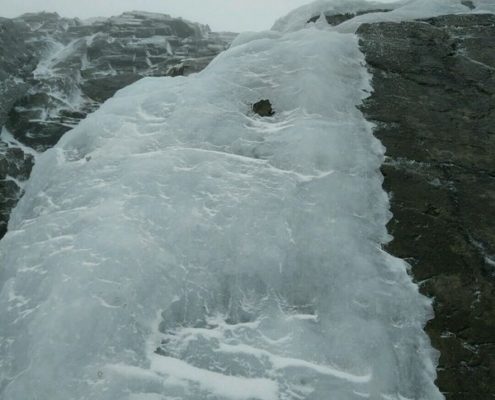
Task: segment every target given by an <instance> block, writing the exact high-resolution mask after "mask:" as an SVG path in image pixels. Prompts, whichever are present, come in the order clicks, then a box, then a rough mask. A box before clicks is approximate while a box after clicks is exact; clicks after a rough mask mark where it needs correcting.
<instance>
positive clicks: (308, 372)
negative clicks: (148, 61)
mask: <svg viewBox="0 0 495 400" xmlns="http://www.w3.org/2000/svg"><path fill="white" fill-rule="evenodd" d="M323 3H325V2H321V1H320V2H318V4H320V5H321V4H323ZM326 3H327V4H330V3H332V2H328V1H327V2H326ZM334 3H335V2H334ZM341 3H342V2H341ZM348 3H349V4H350V3H352V2H348ZM361 3H362V2H361ZM409 3H411V2H409ZM436 3H441V2H438V1H437V2H436ZM322 9H323V8H322ZM315 10H316V9H315ZM423 11H424V9H423ZM304 12H307V10H306V11H304ZM312 12H314V10H313V11H312ZM297 15H298V14H297V13H296V14H294V13H293V14H291V16H290V18H291V19H290V21H292V22H290V21H289V22H290V23H289V22H287V21H285V22H286V23H285V24H284V22H283V21H279V23H278V25H279V26H284V29H280V30H273V31H270V32H263V33H257V34H243V35H241V36H240V37H239V38H238V39H237V40H236V41H235V43H234V44H233V45H232V47H231V49H230V50H228V51H226V52H224V53H222V54H221V55H220V56H219V57H217V58H216V59H215V60H214V61H213V62H212V64H211V65H210V66H209V67H208V68H207V69H206V70H204V71H203V72H201V73H199V74H197V75H193V76H190V77H188V78H182V77H178V78H146V79H143V80H141V81H139V82H137V83H135V84H133V85H131V86H129V87H127V88H126V89H124V90H121V91H120V92H119V93H118V94H117V95H116V96H115V97H114V98H112V99H110V100H109V101H107V102H106V103H105V104H104V105H103V106H102V107H101V109H100V110H98V111H97V112H95V113H94V114H92V115H91V116H90V117H89V118H87V119H86V120H84V121H83V122H82V123H81V124H80V125H79V126H77V127H76V128H75V129H73V130H72V131H71V132H69V133H68V134H66V136H64V137H63V138H62V140H61V141H60V142H59V144H58V145H57V146H56V147H55V148H53V149H51V150H49V151H47V152H46V153H44V154H43V155H41V156H39V158H38V160H37V164H36V166H35V169H34V172H33V176H32V178H31V179H30V181H29V182H28V184H27V186H26V194H25V196H24V197H23V199H22V200H21V202H20V203H19V205H18V207H17V208H16V209H15V211H14V213H13V215H12V219H11V222H10V225H9V232H8V234H7V235H6V237H5V238H4V239H3V240H2V241H1V242H0V265H1V267H0V285H1V286H0V288H1V292H0V398H1V399H2V400H35V399H38V400H69V399H74V400H82V399H87V400H124V399H128V400H177V399H184V400H186V399H187V400H203V399H204V400H206V399H209V400H216V399H232V400H255V399H256V400H300V399H307V400H330V399H333V400H356V399H362V398H365V399H366V398H368V399H373V400H375V399H384V400H404V399H418V400H419V399H424V400H435V399H442V398H443V396H442V395H441V394H440V393H439V391H438V389H437V388H436V387H435V385H434V378H435V363H436V359H435V357H436V356H435V352H434V351H433V350H432V348H431V346H430V343H429V340H428V338H427V336H426V334H425V333H424V332H423V326H424V324H425V322H426V321H427V319H428V318H429V317H430V313H431V310H430V301H429V300H428V299H426V298H424V297H422V296H421V295H420V294H419V292H418V288H417V286H416V285H414V284H413V283H412V280H411V278H410V277H409V276H408V274H407V268H408V266H407V265H406V264H405V263H404V262H403V261H401V260H399V259H396V258H393V257H392V256H390V255H388V254H386V253H385V252H384V251H383V250H382V245H383V244H384V243H386V242H387V241H388V240H389V239H390V238H389V236H388V234H387V231H386V223H387V221H388V220H389V218H390V213H389V206H388V198H387V195H386V193H385V192H384V191H383V189H382V176H381V174H380V171H379V168H380V165H381V163H382V161H383V158H384V149H383V147H382V145H381V144H380V143H379V142H378V140H377V139H375V138H374V136H373V134H372V128H373V127H372V125H371V124H370V123H368V122H367V121H366V120H365V119H364V118H363V116H362V115H361V113H360V112H359V110H358V109H357V107H356V106H357V105H359V104H360V103H361V102H362V100H363V99H364V98H365V97H366V96H367V95H368V93H369V92H370V91H371V90H372V88H371V86H370V76H369V74H368V72H367V69H366V65H365V62H364V57H363V55H362V54H361V52H360V51H359V47H358V38H357V37H356V36H355V35H354V34H353V33H352V32H350V33H345V32H338V29H333V28H331V27H329V26H328V25H326V23H325V22H324V19H323V18H322V19H320V20H319V21H317V23H316V24H310V25H307V26H304V27H300V26H298V24H297V23H293V22H294V21H296V22H297V20H298V19H297V18H295V17H297ZM301 15H302V14H301ZM304 18H305V17H304ZM363 18H364V17H363ZM366 18H371V17H366ZM374 18H380V16H379V15H375V17H374ZM299 19H300V18H299ZM288 27H292V28H290V29H289V28H288ZM260 99H270V101H271V103H272V105H273V107H274V110H275V115H273V116H271V117H266V118H262V117H259V116H257V115H255V114H254V113H252V111H251V106H252V104H253V103H255V102H257V101H259V100H260Z"/></svg>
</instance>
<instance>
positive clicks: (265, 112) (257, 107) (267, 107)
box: [253, 99, 275, 117]
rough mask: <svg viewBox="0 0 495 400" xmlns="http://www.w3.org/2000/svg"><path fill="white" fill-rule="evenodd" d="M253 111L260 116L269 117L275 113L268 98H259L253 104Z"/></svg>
mask: <svg viewBox="0 0 495 400" xmlns="http://www.w3.org/2000/svg"><path fill="white" fill-rule="evenodd" d="M253 111H254V112H255V113H256V114H258V115H259V116H260V117H271V116H272V115H274V114H275V111H273V108H272V103H271V102H270V100H266V99H265V100H260V101H258V102H257V103H254V104H253Z"/></svg>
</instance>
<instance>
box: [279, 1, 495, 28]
mask: <svg viewBox="0 0 495 400" xmlns="http://www.w3.org/2000/svg"><path fill="white" fill-rule="evenodd" d="M472 3H473V5H474V6H475V8H474V9H473V10H471V9H470V8H469V7H468V6H466V5H464V4H462V2H461V0H398V1H395V2H386V3H384V2H380V1H366V0H317V1H315V2H312V3H309V4H306V5H304V6H302V7H299V8H297V9H295V10H294V11H292V12H291V13H289V14H288V15H287V16H285V17H282V18H280V19H279V20H278V21H276V22H275V24H274V26H273V28H272V30H275V31H279V32H290V31H294V30H297V29H303V28H304V27H305V26H306V25H307V22H308V20H309V19H310V18H312V17H314V16H318V15H320V14H325V15H334V14H346V13H351V14H355V13H357V12H360V11H365V10H382V9H385V10H391V11H388V12H372V13H367V14H363V15H358V16H356V17H354V18H352V19H350V20H348V21H346V22H343V23H341V24H339V25H337V26H336V27H334V28H333V29H334V30H336V31H338V32H343V33H347V32H355V31H356V30H357V28H359V26H360V25H361V24H363V23H374V22H380V21H387V22H401V21H408V20H414V19H420V18H430V17H437V16H440V15H447V14H476V13H494V12H495V2H494V1H493V0H473V1H472Z"/></svg>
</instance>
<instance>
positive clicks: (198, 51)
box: [0, 12, 235, 238]
mask: <svg viewBox="0 0 495 400" xmlns="http://www.w3.org/2000/svg"><path fill="white" fill-rule="evenodd" d="M234 37H235V35H234V34H229V33H214V32H211V31H210V29H209V27H208V26H204V25H200V24H196V23H191V22H187V21H185V20H182V19H174V18H171V17H169V16H168V15H162V14H153V13H146V12H128V13H124V14H122V15H121V16H119V17H112V18H109V19H103V20H96V21H94V22H92V23H83V22H82V21H80V20H78V19H67V18H61V17H60V16H58V15H57V14H54V13H37V14H25V15H23V16H21V17H19V18H16V19H13V20H9V19H4V18H0V129H1V128H2V127H5V128H6V129H7V131H8V132H9V133H10V134H11V135H12V138H11V139H14V141H12V140H10V142H11V143H10V144H7V142H8V141H9V140H7V139H6V138H5V134H4V135H3V136H2V138H3V139H2V140H1V141H0V192H1V193H0V194H1V196H0V238H1V237H2V236H3V234H4V232H5V228H6V224H7V221H8V215H9V213H10V210H11V208H12V207H13V206H14V205H15V204H16V202H17V199H18V198H19V197H20V195H21V188H20V186H19V185H18V183H19V181H22V180H24V179H26V178H27V177H28V176H29V173H30V169H31V167H32V164H33V157H32V156H31V155H29V154H25V153H24V152H23V151H22V150H21V148H20V147H19V146H17V148H16V149H14V147H16V145H15V141H17V142H20V143H22V144H23V145H26V146H28V147H30V148H32V149H35V150H36V151H38V152H42V151H44V150H46V149H48V148H50V147H52V146H54V145H55V144H56V143H57V142H58V140H59V139H60V138H61V137H62V136H63V134H64V133H66V132H67V131H68V130H70V129H71V128H73V127H74V126H76V125H77V124H78V123H79V121H80V120H81V119H83V118H85V117H86V115H87V114H88V113H90V112H92V111H94V110H95V109H97V108H98V107H99V105H100V104H101V103H102V102H104V101H105V100H107V99H108V98H110V97H112V96H113V95H114V94H115V92H116V91H117V90H119V89H121V88H123V87H125V86H127V85H129V84H131V83H133V82H135V81H137V80H138V79H141V78H142V77H145V76H166V75H169V76H176V75H187V74H190V73H193V72H198V71H200V70H202V69H203V68H205V67H206V66H207V65H208V64H209V62H210V61H211V60H212V59H213V58H214V57H215V56H216V55H217V54H218V53H220V52H221V51H223V50H224V49H225V48H227V47H228V46H229V44H230V42H231V40H232V39H233V38H234ZM13 166H15V168H14V167H13ZM21 171H22V172H21ZM16 182H17V183H16Z"/></svg>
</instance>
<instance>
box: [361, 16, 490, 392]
mask: <svg viewBox="0 0 495 400" xmlns="http://www.w3.org/2000/svg"><path fill="white" fill-rule="evenodd" d="M358 33H359V35H360V37H361V48H362V50H363V52H364V53H365V55H366V60H367V63H368V65H369V68H370V70H371V72H372V74H373V87H374V92H373V94H372V95H371V97H370V98H369V99H368V100H367V101H366V103H365V104H364V106H363V111H364V113H365V114H366V115H367V117H368V118H369V119H370V120H372V121H374V122H375V123H376V130H375V134H376V136H377V137H378V138H379V139H380V140H381V141H382V142H383V144H384V145H385V146H386V148H387V153H386V154H387V161H386V163H385V165H384V166H383V169H382V170H383V174H384V176H385V188H386V189H387V191H388V192H389V193H390V197H391V205H392V212H393V215H394V217H393V219H392V220H391V221H390V224H389V230H390V232H391V234H392V235H393V237H394V240H393V241H392V242H391V243H390V245H389V246H388V251H390V252H391V253H393V254H394V255H396V256H398V257H401V258H404V259H407V260H408V261H409V263H410V264H411V265H412V274H413V276H414V278H415V279H416V281H417V282H418V283H419V284H420V287H421V290H422V291H423V293H425V294H426V295H427V296H429V297H431V298H432V299H433V300H434V308H435V318H434V319H433V320H432V321H431V322H430V323H429V325H428V327H427V331H428V333H429V335H430V337H431V340H432V342H433V345H434V347H436V348H437V349H438V350H439V351H440V353H441V356H440V363H439V368H438V382H437V383H438V385H439V387H440V389H441V391H442V392H444V393H445V395H446V398H447V399H448V400H480V399H491V398H494V396H495V395H494V394H495V286H494V284H495V220H494V218H493V216H495V157H494V155H495V16H493V15H488V14H479V15H456V16H453V15H449V16H444V17H438V18H433V19H428V20H424V21H415V22H403V23H376V24H368V25H363V26H361V28H360V29H359V31H358Z"/></svg>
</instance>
